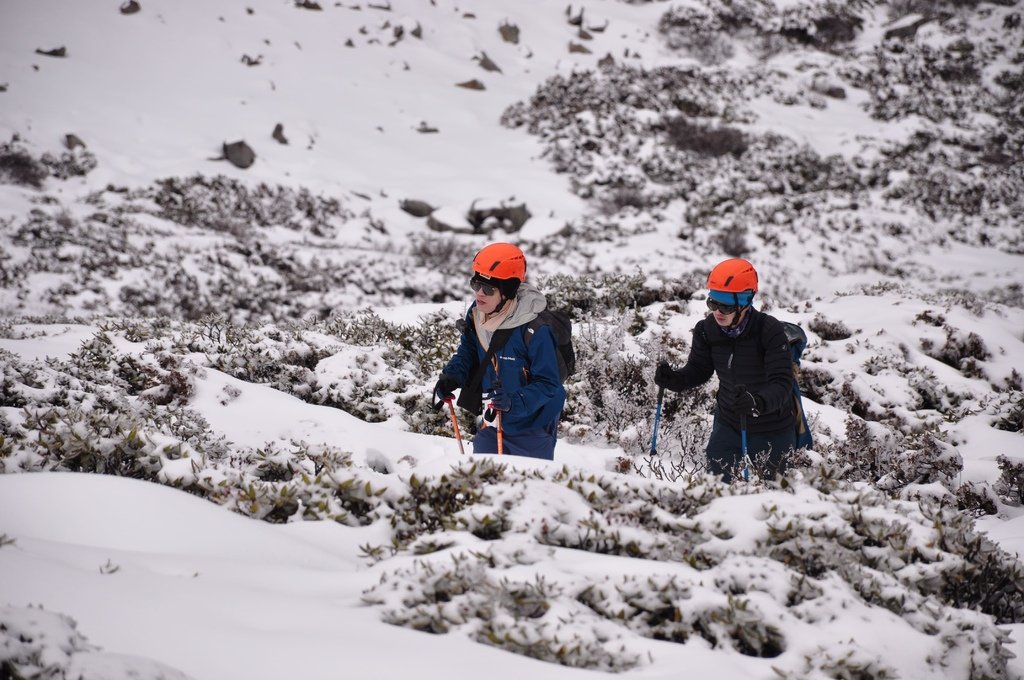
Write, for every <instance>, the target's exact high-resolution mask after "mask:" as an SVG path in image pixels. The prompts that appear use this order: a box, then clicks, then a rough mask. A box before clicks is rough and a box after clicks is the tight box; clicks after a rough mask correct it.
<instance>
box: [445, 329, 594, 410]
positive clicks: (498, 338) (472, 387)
mask: <svg viewBox="0 0 1024 680" xmlns="http://www.w3.org/2000/svg"><path fill="white" fill-rule="evenodd" d="M456 325H457V326H458V328H459V332H462V333H464V332H466V330H467V328H472V326H471V325H470V323H469V320H468V317H467V318H466V319H460V320H459V322H458V323H457V324H456ZM541 326H548V327H549V328H551V334H552V335H553V336H554V337H555V347H556V348H557V349H558V351H557V352H556V353H555V354H556V356H557V357H558V373H559V375H560V377H561V379H562V382H563V383H564V382H565V380H566V378H568V377H569V376H570V375H572V374H573V373H575V372H576V351H575V349H574V348H573V346H572V318H571V317H570V316H569V315H568V314H567V313H566V312H562V311H553V310H548V309H545V310H544V311H542V312H540V313H539V314H538V315H537V317H536V318H535V319H534V320H533V321H530V322H529V323H527V324H526V325H525V330H524V335H523V342H525V343H526V346H527V348H529V346H530V341H531V340H533V335H534V333H536V332H537V329H538V328H540V327H541ZM513 330H514V329H511V328H509V329H500V330H498V331H496V332H495V333H494V335H493V336H492V337H491V342H490V345H489V347H488V350H487V353H486V354H485V355H484V360H483V361H481V362H479V363H477V364H476V366H474V367H473V369H472V370H471V371H470V372H469V380H468V381H467V382H466V384H465V385H463V387H462V391H461V392H460V393H459V399H458V401H457V402H456V403H457V404H458V405H459V406H461V407H462V408H464V409H466V410H467V411H469V412H470V413H475V414H476V415H480V413H481V412H482V411H483V408H482V406H481V389H480V383H481V382H482V381H483V377H484V371H485V370H486V366H487V364H488V363H489V362H490V361H491V357H493V356H494V354H495V353H496V352H497V351H498V350H499V349H501V347H502V346H503V345H504V344H505V341H506V340H508V337H509V335H510V334H511V333H512V331H513Z"/></svg>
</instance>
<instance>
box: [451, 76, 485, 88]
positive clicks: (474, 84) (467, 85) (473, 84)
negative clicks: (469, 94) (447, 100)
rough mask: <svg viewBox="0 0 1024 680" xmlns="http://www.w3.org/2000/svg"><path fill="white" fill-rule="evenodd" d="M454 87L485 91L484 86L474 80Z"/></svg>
mask: <svg viewBox="0 0 1024 680" xmlns="http://www.w3.org/2000/svg"><path fill="white" fill-rule="evenodd" d="M455 85H456V87H464V88H466V89H467V90H486V89H487V88H486V87H484V84H483V83H481V82H480V81H479V80H477V79H476V78H474V79H473V80H467V81H465V82H463V83H455Z"/></svg>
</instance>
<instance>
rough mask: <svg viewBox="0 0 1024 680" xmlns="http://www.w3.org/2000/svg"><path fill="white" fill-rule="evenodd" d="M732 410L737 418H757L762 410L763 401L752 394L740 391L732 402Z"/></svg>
mask: <svg viewBox="0 0 1024 680" xmlns="http://www.w3.org/2000/svg"><path fill="white" fill-rule="evenodd" d="M732 410H733V411H735V413H736V415H738V416H753V417H755V418H756V417H758V416H759V415H761V411H763V410H764V399H762V398H761V397H760V396H759V395H757V394H754V393H753V392H748V391H746V390H740V391H739V392H737V393H736V398H735V399H733V402H732Z"/></svg>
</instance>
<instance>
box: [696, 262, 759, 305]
mask: <svg viewBox="0 0 1024 680" xmlns="http://www.w3.org/2000/svg"><path fill="white" fill-rule="evenodd" d="M708 290H709V291H711V292H710V296H711V297H712V298H714V299H716V300H718V301H719V302H723V303H726V304H734V305H739V306H741V307H745V306H746V305H749V304H750V301H751V300H753V299H754V293H756V292H757V270H756V269H754V265H752V264H750V262H748V261H747V260H744V259H741V258H738V257H734V258H731V259H729V260H725V261H723V262H719V263H718V265H716V266H715V268H714V269H712V270H711V273H710V274H708Z"/></svg>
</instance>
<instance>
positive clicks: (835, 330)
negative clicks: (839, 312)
mask: <svg viewBox="0 0 1024 680" xmlns="http://www.w3.org/2000/svg"><path fill="white" fill-rule="evenodd" d="M807 328H808V329H809V330H811V331H814V332H815V333H817V334H818V337H820V338H821V339H822V340H825V341H827V342H835V341H836V340H846V339H848V338H850V337H852V336H853V331H851V330H850V329H849V328H847V326H846V324H844V323H843V322H842V321H835V320H832V319H826V318H825V317H824V316H822V315H821V314H815V315H814V318H813V319H811V320H810V321H809V322H808V324H807Z"/></svg>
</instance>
